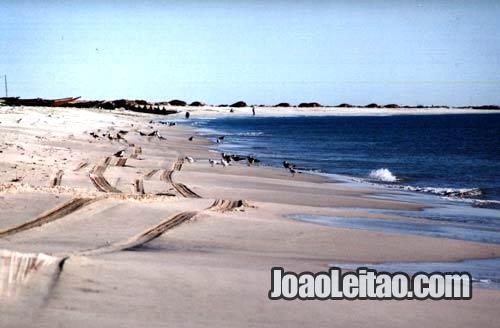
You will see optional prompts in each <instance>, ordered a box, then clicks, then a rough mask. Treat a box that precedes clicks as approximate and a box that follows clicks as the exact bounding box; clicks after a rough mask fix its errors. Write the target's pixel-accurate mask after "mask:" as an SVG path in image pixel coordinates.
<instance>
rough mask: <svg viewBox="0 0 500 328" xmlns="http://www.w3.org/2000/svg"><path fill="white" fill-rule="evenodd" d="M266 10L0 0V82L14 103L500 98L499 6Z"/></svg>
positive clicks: (322, 5) (253, 4)
mask: <svg viewBox="0 0 500 328" xmlns="http://www.w3.org/2000/svg"><path fill="white" fill-rule="evenodd" d="M270 2H271V1H250V0H247V1H243V0H241V1H215V0H212V1H137V2H134V1H79V2H76V1H74V2H69V1H5V0H0V28H1V29H0V47H1V48H0V49H1V53H0V74H7V75H8V80H9V95H12V96H14V95H16V96H21V97H46V98H50V97H52V98H57V97H66V96H82V97H83V98H86V99H101V98H102V99H111V98H143V99H148V100H168V99H172V98H178V99H184V100H187V101H193V100H202V101H206V102H209V103H213V104H219V103H231V102H234V101H236V100H240V99H242V100H245V101H247V102H249V103H255V104H260V103H266V104H274V103H277V102H281V101H288V102H292V103H298V102H302V101H318V102H321V103H324V104H338V103H341V102H349V103H355V104H366V103H369V102H378V103H393V102H395V103H405V104H438V103H439V104H450V105H468V104H490V103H496V104H500V18H499V17H500V1H498V0H497V1H451V0H450V1H393V2H391V1H355V0H354V1H274V2H273V3H272V4H270ZM0 85H1V86H2V88H0V94H2V95H3V83H0Z"/></svg>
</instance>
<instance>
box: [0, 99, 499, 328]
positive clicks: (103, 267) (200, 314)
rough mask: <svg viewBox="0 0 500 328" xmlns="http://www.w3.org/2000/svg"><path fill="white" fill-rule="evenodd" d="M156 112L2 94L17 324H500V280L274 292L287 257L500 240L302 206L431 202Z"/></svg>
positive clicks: (452, 250)
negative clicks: (56, 104) (355, 292)
mask: <svg viewBox="0 0 500 328" xmlns="http://www.w3.org/2000/svg"><path fill="white" fill-rule="evenodd" d="M247 110H248V109H247ZM257 110H258V109H257ZM194 115H195V116H196V115H197V113H196V112H195V113H194ZM155 118H156V117H154V116H152V115H148V114H139V113H131V112H125V111H120V110H115V111H99V110H85V109H72V108H66V109H60V108H28V107H24V108H1V107H0V122H1V123H0V139H1V143H0V151H1V153H0V156H1V157H0V158H1V159H0V182H1V184H0V210H1V212H0V249H3V250H4V252H3V253H2V255H1V256H2V262H1V263H2V267H1V270H0V274H1V276H0V295H1V297H2V298H1V301H0V310H1V311H2V315H1V316H0V326H1V327H20V326H58V325H60V326H64V327H66V326H70V327H84V326H88V325H89V324H91V325H96V326H102V327H116V326H130V327H132V326H138V325H147V326H151V327H157V326H158V327H160V326H162V327H164V326H167V325H172V326H181V327H184V326H185V327H198V326H200V327H201V326H203V327H206V326H227V327H243V326H244V327H246V326H258V327H271V326H273V327H274V326H278V325H279V326H282V325H286V326H291V327H304V326H326V325H329V326H330V325H332V323H335V324H339V325H346V326H361V325H363V326H367V325H368V326H386V327H387V326H389V327H399V326H402V325H404V326H415V327H417V326H424V325H431V326H432V325H436V323H439V325H440V326H444V327H452V326H453V327H457V326H482V327H483V326H484V327H488V326H495V325H496V323H497V319H498V306H499V305H500V291H498V290H484V289H475V290H474V296H473V299H472V300H470V301H402V302H401V301H399V302H398V301H389V302H387V301H384V302H380V301H353V302H352V301H323V302H322V301H307V302H303V301H291V302H288V301H270V300H268V298H267V292H268V290H269V288H270V269H271V267H273V266H284V267H285V268H286V269H287V270H298V271H305V270H307V271H322V270H326V269H327V268H328V264H330V263H333V262H335V263H339V262H349V263H352V262H360V263H367V262H368V263H380V262H386V261H407V262H412V261H458V260H463V259H473V258H488V257H499V256H500V246H499V245H492V244H481V243H474V242H465V241H458V240H450V239H442V238H431V237H423V236H410V235H398V234H389V233H381V232H369V231H361V230H351V229H341V228H332V227H325V226H321V225H316V224H311V223H305V222H299V221H294V220H290V219H287V218H286V216H287V215H290V214H308V215H326V216H328V215H331V216H343V217H365V218H385V219H397V217H395V216H394V217H392V216H390V215H387V214H375V213H374V212H370V209H396V210H408V211H418V210H420V209H422V208H424V207H426V206H427V204H419V203H414V202H408V201H402V200H398V199H397V198H395V197H390V196H391V195H394V194H395V193H394V191H391V192H387V193H386V194H384V193H385V191H383V190H380V189H378V188H371V187H370V186H366V185H351V184H349V185H347V184H345V183H340V182H336V181H329V180H326V179H324V178H322V177H318V176H310V175H305V174H300V175H296V176H295V177H292V176H291V175H290V174H288V173H287V172H285V171H284V170H280V169H274V168H263V167H254V166H252V167H249V166H247V165H244V164H237V165H233V166H229V167H222V166H215V167H210V165H209V164H208V158H217V154H215V153H213V152H212V151H210V150H209V148H208V145H209V142H208V141H206V140H203V139H199V138H195V139H194V140H193V141H189V140H188V138H189V136H191V135H193V131H192V130H191V129H189V128H187V127H179V126H172V127H168V126H166V125H161V124H157V123H150V121H151V120H152V119H155ZM154 131H158V133H153V132H154ZM92 134H93V135H94V136H96V137H94V136H93V135H92ZM165 138H166V139H165ZM120 150H124V153H123V154H122V155H121V157H118V156H114V154H115V153H117V152H119V151H120ZM185 156H190V157H193V158H194V159H195V162H194V163H189V162H187V161H184V160H183V159H184V157H185ZM380 194H383V195H384V196H389V198H391V199H381V198H374V197H372V196H373V195H380ZM14 252H18V253H14ZM39 254H43V255H39Z"/></svg>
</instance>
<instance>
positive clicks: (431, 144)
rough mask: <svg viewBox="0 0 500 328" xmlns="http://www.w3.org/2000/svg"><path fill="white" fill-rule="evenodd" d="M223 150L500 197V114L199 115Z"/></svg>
mask: <svg viewBox="0 0 500 328" xmlns="http://www.w3.org/2000/svg"><path fill="white" fill-rule="evenodd" d="M192 124H194V125H195V126H197V127H198V128H199V129H200V130H199V131H200V133H201V134H203V135H205V136H208V137H209V138H212V139H213V140H215V137H216V136H218V135H224V136H225V139H224V142H223V143H221V144H218V145H217V149H218V150H220V151H223V152H226V153H230V154H239V155H253V156H256V157H257V158H258V159H260V160H261V161H262V164H263V165H273V166H278V167H280V166H281V165H282V162H283V160H287V161H289V162H292V163H294V164H296V165H297V166H298V167H299V168H301V169H303V170H304V171H316V172H322V173H330V174H339V175H345V176H349V177H353V178H357V179H361V180H364V181H368V182H375V183H381V184H386V185H388V186H389V187H393V188H401V189H407V190H417V191H422V192H429V193H436V194H440V195H445V196H457V193H458V192H462V194H458V197H459V198H472V199H486V200H496V201H498V200H500V114H468V115H467V114H466V115H399V116H369V117H368V116H327V117H225V118H217V119H199V120H196V121H194V122H192Z"/></svg>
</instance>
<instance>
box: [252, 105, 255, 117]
mask: <svg viewBox="0 0 500 328" xmlns="http://www.w3.org/2000/svg"><path fill="white" fill-rule="evenodd" d="M252 115H253V116H255V106H252Z"/></svg>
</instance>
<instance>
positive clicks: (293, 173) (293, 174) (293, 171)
mask: <svg viewBox="0 0 500 328" xmlns="http://www.w3.org/2000/svg"><path fill="white" fill-rule="evenodd" d="M288 170H289V171H290V173H291V174H292V177H294V176H295V173H297V170H295V169H294V168H293V167H290V168H289V169H288Z"/></svg>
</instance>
